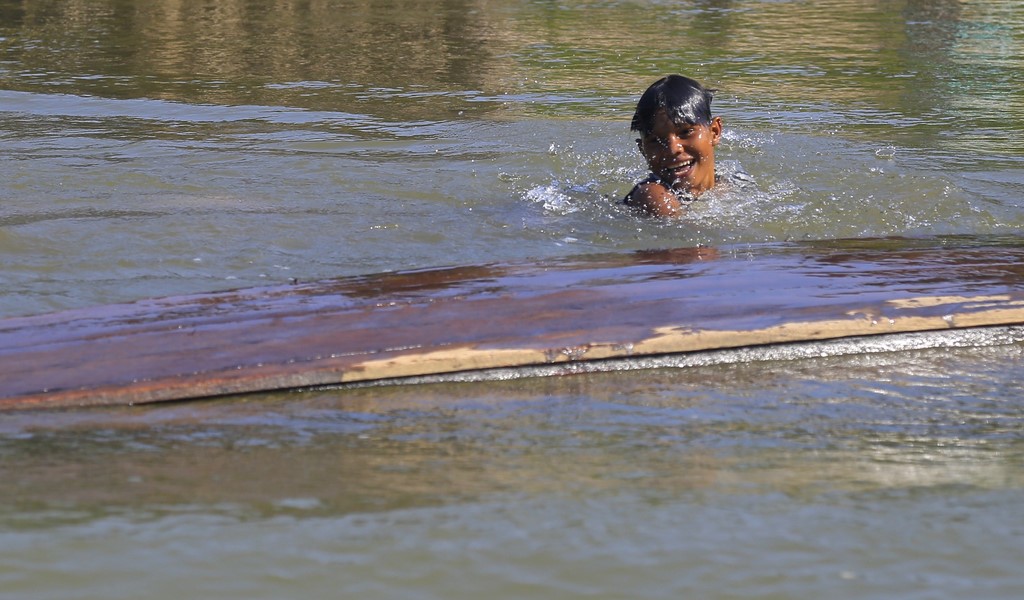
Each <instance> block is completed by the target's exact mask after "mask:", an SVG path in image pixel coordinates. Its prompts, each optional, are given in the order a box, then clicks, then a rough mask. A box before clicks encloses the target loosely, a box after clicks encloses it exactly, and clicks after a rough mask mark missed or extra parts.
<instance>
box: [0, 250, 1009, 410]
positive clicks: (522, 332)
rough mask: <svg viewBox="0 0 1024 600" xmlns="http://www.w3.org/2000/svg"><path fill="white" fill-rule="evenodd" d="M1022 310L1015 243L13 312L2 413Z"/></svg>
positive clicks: (571, 264)
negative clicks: (28, 313)
mask: <svg viewBox="0 0 1024 600" xmlns="http://www.w3.org/2000/svg"><path fill="white" fill-rule="evenodd" d="M1021 323H1024V246H1021V245H1020V244H1018V243H1017V242H1016V241H1011V242H1003V243H988V244H985V245H978V244H966V243H965V244H963V245H951V242H950V241H949V240H932V241H899V240H878V241H860V242H844V243H832V244H828V245H824V244H818V245H814V244H804V245H769V246H761V247H754V248H744V249H735V248H734V249H730V250H727V251H716V250H713V249H692V248H691V249H680V250H663V251H649V252H635V253H628V254H611V255H592V256H582V257H575V258H571V259H565V260H557V261H549V262H542V263H533V264H492V265H482V266H472V267H457V268H445V269H430V270H421V271H411V272H404V273H391V274H381V275H373V276H366V277H354V278H345V279H337V280H330V281H320V282H315V283H308V284H296V285H287V286H276V287H264V288H252V289H243V290H236V291H230V292H223V293H213V294H199V295H191V296H179V297H172V298H162V299H151V300H143V301H139V302H134V303H129V304H119V305H110V306H98V307H93V308H86V309H80V310H72V311H66V312H61V313H55V314H47V315H39V316H30V317H18V318H11V319H6V320H2V321H0V409H2V408H6V409H11V408H29V407H68V406H85V405H114V404H132V403H143V402H156V401H164V400H184V399H191V398H200V397H208V396H217V395H223V394H236V393H243V392H252V391H261V390H274V389H288V388H297V387H307V386H317V385H328V384H344V383H351V382H366V381H373V380H380V379H390V378H400V377H415V376H424V375H434V374H439V373H453V372H464V371H476V370H485V369H509V368H512V369H515V368H522V367H528V366H531V365H551V364H560V363H574V362H576V363H578V362H584V361H607V360H609V359H623V358H637V357H645V356H659V355H666V354H678V353H692V352H702V351H712V350H718V349H724V348H744V347H750V346H757V345H765V344H783V343H789V342H802V341H808V340H834V339H839V338H848V337H851V336H874V335H884V334H893V333H900V332H920V331H948V330H956V329H962V328H973V327H984V326H996V325H1015V324H1021Z"/></svg>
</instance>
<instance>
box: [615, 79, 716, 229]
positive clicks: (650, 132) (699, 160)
mask: <svg viewBox="0 0 1024 600" xmlns="http://www.w3.org/2000/svg"><path fill="white" fill-rule="evenodd" d="M711 98H712V92H711V90H708V89H705V88H704V86H702V85H701V84H699V83H697V82H696V81H694V80H693V79H690V78H689V77H683V76H681V75H669V76H667V77H663V78H661V79H659V80H658V81H655V82H654V83H653V84H651V87H649V88H647V91H645V92H644V93H643V95H642V96H640V101H639V102H637V105H636V112H635V113H634V114H633V121H632V123H631V124H630V130H631V131H636V132H638V133H639V134H640V136H641V137H640V138H639V139H638V140H637V141H636V143H637V147H639V148H640V153H641V154H643V156H644V159H646V160H647V165H648V166H649V167H650V169H651V174H650V176H648V177H647V179H644V180H643V181H641V182H640V183H638V184H636V185H635V186H634V187H633V189H632V190H631V191H630V192H629V195H627V196H626V199H625V203H626V204H627V205H628V206H631V207H633V208H636V209H637V210H639V211H641V212H643V213H646V214H649V215H655V216H659V217H672V216H677V215H681V214H683V213H684V212H686V207H687V205H688V204H689V203H690V202H692V201H693V200H694V199H696V198H697V196H699V195H700V194H702V193H704V192H706V191H707V190H709V189H711V188H712V187H714V185H715V146H717V145H718V141H719V140H720V139H721V137H722V119H721V118H719V117H712V116H711Z"/></svg>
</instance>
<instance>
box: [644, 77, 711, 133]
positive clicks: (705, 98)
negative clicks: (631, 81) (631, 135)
mask: <svg viewBox="0 0 1024 600" xmlns="http://www.w3.org/2000/svg"><path fill="white" fill-rule="evenodd" d="M712 97H713V93H712V91H711V90H708V89H705V87H704V86H702V85H701V84H699V83H697V82H696V81H694V80H693V79H690V78H689V77H683V76H682V75H669V76H668V77H662V78H661V79H659V80H657V81H655V82H654V83H652V84H651V87H649V88H647V91H646V92H644V94H643V96H640V101H639V102H637V103H636V112H635V113H633V122H632V123H631V124H630V130H632V131H637V132H639V133H641V134H648V133H650V132H651V130H652V129H654V117H655V115H657V113H658V111H659V110H662V109H664V110H665V112H666V113H667V114H668V117H669V118H670V119H671V120H672V121H674V122H676V123H679V124H684V123H685V124H688V125H711V98H712Z"/></svg>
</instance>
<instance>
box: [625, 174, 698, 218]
mask: <svg viewBox="0 0 1024 600" xmlns="http://www.w3.org/2000/svg"><path fill="white" fill-rule="evenodd" d="M626 204H627V205H628V206H632V207H633V208H636V209H638V210H640V211H642V212H643V213H645V214H648V215H651V216H654V217H678V216H680V215H682V214H683V213H685V212H686V207H684V206H683V203H682V202H680V201H679V197H678V196H676V195H675V194H674V193H672V192H671V191H670V190H669V189H668V188H666V187H665V186H663V185H661V184H660V183H654V182H645V183H639V184H637V185H636V187H634V188H633V191H631V192H630V193H629V195H628V196H626Z"/></svg>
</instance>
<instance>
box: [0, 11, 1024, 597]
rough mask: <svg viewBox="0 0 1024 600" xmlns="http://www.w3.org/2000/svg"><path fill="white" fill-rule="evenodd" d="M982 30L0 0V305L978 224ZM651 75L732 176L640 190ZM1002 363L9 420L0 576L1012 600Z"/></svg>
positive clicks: (1009, 227) (105, 585)
mask: <svg viewBox="0 0 1024 600" xmlns="http://www.w3.org/2000/svg"><path fill="white" fill-rule="evenodd" d="M1022 56H1024V10H1022V9H1021V8H1020V6H1019V4H1018V3H1016V2H1012V1H1009V0H987V1H985V0H976V1H972V2H967V1H955V0H929V1H925V0H902V1H893V2H881V1H877V2H872V1H864V0H828V1H822V2H806V1H798V0H775V1H768V0H761V1H757V0H733V1H730V0H693V1H680V2H668V1H662V0H636V1H631V2H630V1H621V2H620V1H614V0H590V1H588V0H578V1H573V0H533V1H522V0H405V1H402V0H304V1H300V0H276V1H272V0H145V1H143V0H32V1H29V0H0V256H3V269H2V271H0V316H3V317H7V316H17V315H27V314H37V313H43V312H49V311H55V310H61V309H67V308H75V307H83V306H89V305H93V304H101V303H112V302H121V301H129V300H134V299H139V298H144V297H151V296H166V295H174V294H183V293H193V292H202V291H214V290H224V289H231V288H238V287H248V286H255V285H266V284H277V283H283V282H287V281H290V280H294V279H299V280H304V281H307V280H315V279H321V278H331V277H338V276H346V275H357V274H366V273H377V272H384V271H391V270H403V269H410V268H423V267H435V266H444V265H464V264H480V263H486V262H494V261H512V260H515V261H530V260H540V259H547V258H553V257H563V256H572V255H580V254H589V253H596V252H628V251H632V250H638V249H650V248H675V247H687V246H694V245H698V244H704V245H709V246H715V247H729V248H741V249H742V248H750V249H754V250H756V248H757V247H758V246H759V245H760V244H764V243H779V242H787V241H802V240H825V241H828V240H838V239H845V238H866V237H879V236H911V237H917V236H957V239H975V238H977V239H986V238H988V237H999V238H1000V239H1003V240H1005V239H1007V238H1014V237H1015V236H1018V235H1019V234H1020V233H1021V230H1022V228H1024V142H1022V139H1024V136H1022V135H1021V133H1022V129H1024V95H1022V93H1021V90H1020V82H1019V74H1020V72H1021V70H1022V68H1024V59H1022V58H1021V57H1022ZM671 72H679V73H683V74H686V75H690V76H693V77H695V78H697V79H699V80H701V81H703V82H705V83H706V84H707V85H709V86H710V87H713V88H716V89H717V94H716V100H715V104H714V110H715V112H716V113H717V114H719V115H721V116H722V118H723V120H724V121H725V129H726V132H725V137H724V140H723V143H722V145H721V146H720V147H719V161H720V167H721V168H722V169H723V170H725V171H729V170H737V169H742V170H743V171H745V172H747V173H749V174H750V175H751V176H752V177H753V178H754V180H755V182H756V185H755V186H754V187H752V188H745V189H742V190H738V189H720V190H715V191H713V192H712V193H711V194H710V195H709V196H708V197H707V198H706V199H705V201H702V202H700V203H699V204H698V205H695V209H694V210H693V212H692V213H691V214H690V215H688V216H687V217H686V218H684V219H682V220H678V221H670V222H663V221H655V220H650V219H639V218H637V217H635V216H633V215H630V214H627V213H625V212H623V211H622V210H621V208H620V207H618V206H617V205H616V203H615V200H616V199H617V198H620V197H621V196H622V195H623V194H625V193H626V191H628V190H629V188H630V187H631V185H632V184H633V183H634V182H635V181H637V180H638V179H640V178H642V177H643V176H644V175H645V169H644V165H643V164H642V161H641V159H640V157H639V155H638V153H637V152H636V148H635V144H634V142H633V137H634V136H632V135H631V134H630V133H629V131H628V123H629V118H630V116H631V113H632V108H633V105H634V103H635V101H636V99H637V97H638V96H639V94H640V93H641V92H642V91H643V89H644V88H645V87H646V86H647V85H648V84H649V83H650V82H652V81H653V80H654V79H656V78H657V77H660V76H661V75H663V74H665V73H671ZM755 254H756V252H755ZM1022 352H1024V347H1021V346H1020V345H1015V344H1008V345H1001V346H991V347H979V348H969V349H933V350H918V351H904V352H894V353H880V354H871V355H859V356H858V355H854V356H846V357H826V358H815V359H801V360H791V361H759V362H755V363H750V364H742V365H735V364H734V365H717V366H714V365H712V366H703V367H694V368H688V369H664V370H652V371H634V372H628V373H603V374H591V375H580V376H575V377H567V378H551V379H527V380H519V381H515V382H482V383H462V384H431V385H421V386H409V387H392V388H388V387H382V388H367V389H358V390H340V391H339V390H334V391H317V392H309V391H307V392H302V393H288V394H281V393H278V394H266V395H252V396H247V397H242V398H237V399H225V400H220V401H216V402H198V403H190V404H180V405H166V406H157V407H151V408H138V407H136V408H130V409H104V410H90V411H68V412H48V413H33V412H23V413H10V414H6V415H3V416H2V417H0V482H2V483H0V597H2V598H8V597H10V598H18V599H21V598H30V599H34V598H39V599H43V598H46V599H53V598H138V597H143V596H144V597H147V598H181V597H210V598H281V597H310V598H320V597H325V596H334V597H338V596H340V597H355V596H357V595H359V596H362V597H372V598H479V597H481V596H483V595H487V596H489V597H493V598H524V597H535V598H583V597H593V598H665V597H678V596H680V595H684V596H687V597H701V598H739V597H744V598H745V597H761V598H794V597H823V596H827V597H830V598H870V597H875V598H892V597H907V598H947V597H948V598H962V597H985V598H1018V597H1020V596H1021V595H1022V594H1024V559H1022V558H1021V557H1022V556H1024V525H1022V524H1024V495H1022V488H1024V435H1022V425H1024V405H1022V404H1021V402H1020V395H1019V386H1020V380H1021V377H1020V373H1021V368H1020V364H1021V360H1022V356H1021V355H1022Z"/></svg>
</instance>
